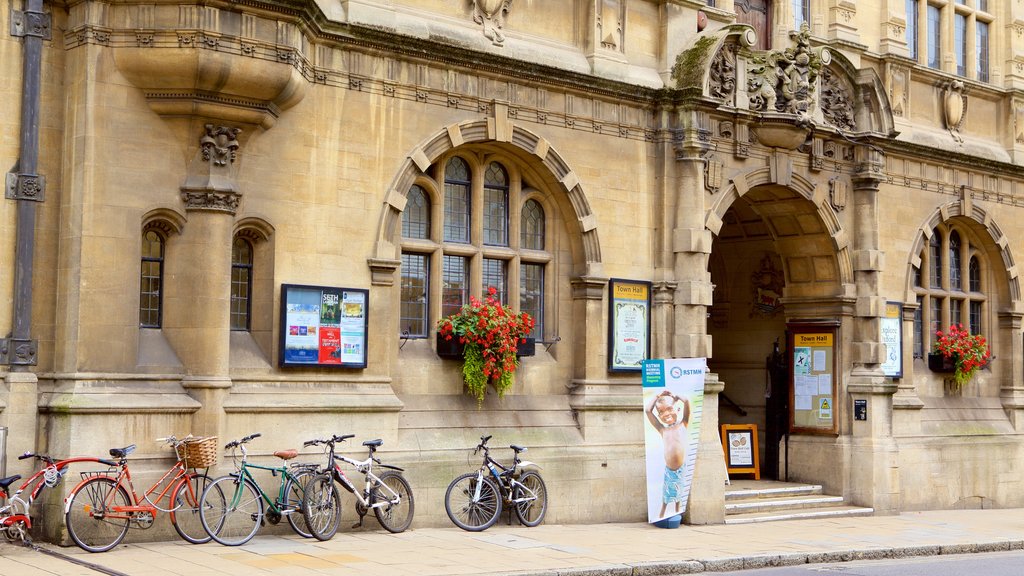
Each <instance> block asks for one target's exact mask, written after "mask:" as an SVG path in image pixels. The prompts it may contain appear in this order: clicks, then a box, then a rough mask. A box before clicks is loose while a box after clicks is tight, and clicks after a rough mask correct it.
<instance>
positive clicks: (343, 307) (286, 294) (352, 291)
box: [278, 284, 370, 368]
mask: <svg viewBox="0 0 1024 576" xmlns="http://www.w3.org/2000/svg"><path fill="white" fill-rule="evenodd" d="M369 300H370V294H369V291H367V290H361V289H358V288H331V287H325V286H301V285H297V284H282V285H281V337H280V339H279V346H278V349H279V350H280V353H279V355H278V364H279V365H280V366H326V367H338V368H366V342H367V337H366V334H367V327H368V323H367V313H368V311H369V310H368V308H369Z"/></svg>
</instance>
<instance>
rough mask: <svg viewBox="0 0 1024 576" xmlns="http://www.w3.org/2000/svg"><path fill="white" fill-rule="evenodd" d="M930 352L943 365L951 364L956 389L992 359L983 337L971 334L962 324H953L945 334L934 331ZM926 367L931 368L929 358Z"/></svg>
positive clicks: (940, 331)
mask: <svg viewBox="0 0 1024 576" xmlns="http://www.w3.org/2000/svg"><path fill="white" fill-rule="evenodd" d="M932 351H933V352H935V353H937V354H939V355H940V356H942V358H943V361H944V363H945V362H952V363H953V370H952V372H953V381H954V386H955V388H957V389H959V388H961V387H963V386H964V385H965V384H967V383H968V382H970V381H971V378H974V375H975V374H977V373H978V370H980V369H982V368H984V367H985V366H987V365H988V363H989V360H990V359H991V358H992V352H991V350H989V347H988V342H987V341H986V340H985V337H984V336H982V335H981V334H971V333H970V332H969V331H968V330H967V329H966V328H964V327H963V324H953V325H952V326H950V327H949V330H947V331H946V332H945V333H943V332H942V330H938V331H936V332H935V345H934V346H933V347H932ZM943 365H945V364H943ZM928 367H929V368H932V364H931V357H929V358H928ZM932 370H934V368H932Z"/></svg>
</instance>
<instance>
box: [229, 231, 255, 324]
mask: <svg viewBox="0 0 1024 576" xmlns="http://www.w3.org/2000/svg"><path fill="white" fill-rule="evenodd" d="M251 311H252V244H250V243H249V241H248V240H246V239H245V238H235V241H234V243H232V245H231V329H232V330H241V331H245V332H248V331H249V328H250V325H251V324H250V318H251Z"/></svg>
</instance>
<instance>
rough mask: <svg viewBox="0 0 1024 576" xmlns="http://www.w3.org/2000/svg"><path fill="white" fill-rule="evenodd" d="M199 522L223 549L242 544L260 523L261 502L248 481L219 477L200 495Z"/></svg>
mask: <svg viewBox="0 0 1024 576" xmlns="http://www.w3.org/2000/svg"><path fill="white" fill-rule="evenodd" d="M199 520H200V521H201V522H202V523H203V529H205V530H206V533H207V534H209V535H210V537H211V538H213V539H214V540H215V541H217V542H220V543H221V544H223V545H225V546H239V545H241V544H245V543H246V542H248V541H249V540H251V539H252V537H253V536H255V535H256V532H257V531H259V529H260V524H262V522H263V500H262V498H261V497H260V492H259V490H257V489H256V487H255V486H253V485H252V483H251V482H249V481H247V480H246V481H243V480H241V479H240V478H239V477H238V476H237V475H236V476H221V477H220V478H217V479H216V480H214V481H213V482H211V483H210V485H209V486H207V487H206V490H204V491H203V496H202V497H201V498H200V499H199Z"/></svg>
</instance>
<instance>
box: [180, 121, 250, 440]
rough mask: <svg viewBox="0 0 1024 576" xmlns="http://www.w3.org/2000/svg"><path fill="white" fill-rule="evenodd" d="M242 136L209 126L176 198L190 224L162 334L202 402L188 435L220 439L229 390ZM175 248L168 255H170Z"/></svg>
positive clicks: (182, 241)
mask: <svg viewBox="0 0 1024 576" xmlns="http://www.w3.org/2000/svg"><path fill="white" fill-rule="evenodd" d="M240 132H241V130H239V129H237V128H231V127H226V126H215V125H213V124H207V125H206V126H205V134H204V135H203V136H202V137H201V138H200V141H199V148H198V149H197V151H196V154H195V157H194V158H193V160H192V163H191V164H190V165H189V172H188V175H187V178H186V181H185V184H184V185H183V186H182V187H181V198H182V200H183V201H184V203H185V208H186V210H187V211H188V224H187V225H186V226H185V227H184V229H183V230H182V234H181V238H180V239H179V241H178V242H176V243H173V244H177V245H176V246H173V247H172V246H170V245H169V246H168V250H169V254H168V261H169V264H170V265H171V266H175V272H176V275H177V276H178V281H176V282H174V283H173V285H172V286H168V290H167V295H166V299H165V306H166V313H165V322H164V332H165V333H166V334H167V338H168V340H170V341H171V343H172V344H173V345H174V348H175V350H176V351H177V353H178V356H179V358H180V359H181V361H182V363H183V364H184V366H185V371H186V373H187V374H188V375H187V376H186V377H185V378H184V379H183V380H182V386H184V387H185V389H186V390H188V392H189V395H190V396H192V397H193V398H195V399H196V400H197V401H198V402H200V403H201V404H202V408H200V409H199V410H198V411H197V412H196V413H195V414H194V415H193V420H192V433H193V434H197V435H199V434H202V435H216V436H220V437H223V436H224V433H225V415H224V400H225V399H226V397H227V395H228V393H229V390H230V388H231V379H230V377H229V369H230V353H231V315H230V311H231V244H232V241H233V233H234V214H235V211H236V210H237V209H238V203H239V200H240V196H241V194H240V193H239V192H238V190H237V186H236V183H235V156H236V153H237V150H238V147H239V144H238V141H237V140H236V139H235V138H236V137H237V136H238V134H239V133H240ZM171 250H173V252H170V251H171Z"/></svg>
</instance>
